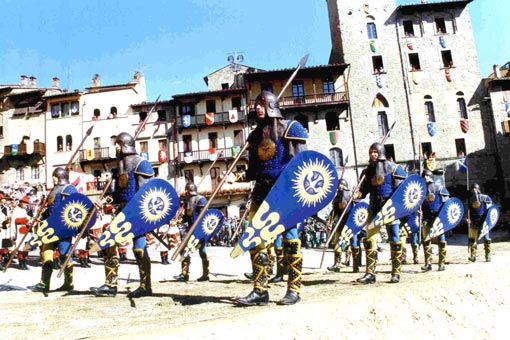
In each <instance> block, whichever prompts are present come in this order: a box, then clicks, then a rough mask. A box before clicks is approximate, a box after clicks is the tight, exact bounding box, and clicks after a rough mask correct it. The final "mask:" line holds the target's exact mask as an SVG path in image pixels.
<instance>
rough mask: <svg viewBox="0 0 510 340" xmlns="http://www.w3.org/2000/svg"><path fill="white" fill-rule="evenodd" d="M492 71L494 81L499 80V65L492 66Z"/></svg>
mask: <svg viewBox="0 0 510 340" xmlns="http://www.w3.org/2000/svg"><path fill="white" fill-rule="evenodd" d="M492 69H493V70H494V77H495V78H496V79H498V78H501V71H500V70H499V65H498V64H494V66H492Z"/></svg>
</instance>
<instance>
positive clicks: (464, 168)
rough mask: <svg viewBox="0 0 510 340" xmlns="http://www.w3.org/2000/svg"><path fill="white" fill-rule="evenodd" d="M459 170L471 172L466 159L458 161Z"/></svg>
mask: <svg viewBox="0 0 510 340" xmlns="http://www.w3.org/2000/svg"><path fill="white" fill-rule="evenodd" d="M457 170H458V171H460V172H467V171H468V170H469V169H468V166H467V163H466V158H460V159H458V160H457Z"/></svg>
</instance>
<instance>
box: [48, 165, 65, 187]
mask: <svg viewBox="0 0 510 340" xmlns="http://www.w3.org/2000/svg"><path fill="white" fill-rule="evenodd" d="M52 176H53V177H56V178H57V185H64V184H69V173H68V172H67V171H66V169H64V168H62V167H58V168H56V169H55V170H53V174H52Z"/></svg>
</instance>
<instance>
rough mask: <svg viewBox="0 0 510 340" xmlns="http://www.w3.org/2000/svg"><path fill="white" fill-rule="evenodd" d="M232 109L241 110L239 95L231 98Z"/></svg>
mask: <svg viewBox="0 0 510 340" xmlns="http://www.w3.org/2000/svg"><path fill="white" fill-rule="evenodd" d="M232 109H237V110H241V97H233V98H232Z"/></svg>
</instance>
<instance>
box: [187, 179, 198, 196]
mask: <svg viewBox="0 0 510 340" xmlns="http://www.w3.org/2000/svg"><path fill="white" fill-rule="evenodd" d="M186 191H189V194H190V195H191V196H193V195H197V194H198V193H197V186H196V185H195V183H191V182H190V183H188V184H186Z"/></svg>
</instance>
